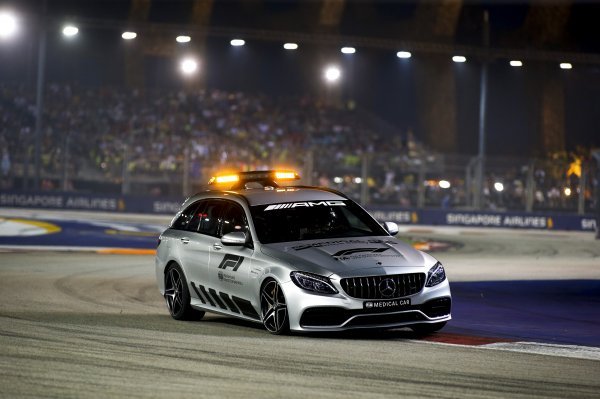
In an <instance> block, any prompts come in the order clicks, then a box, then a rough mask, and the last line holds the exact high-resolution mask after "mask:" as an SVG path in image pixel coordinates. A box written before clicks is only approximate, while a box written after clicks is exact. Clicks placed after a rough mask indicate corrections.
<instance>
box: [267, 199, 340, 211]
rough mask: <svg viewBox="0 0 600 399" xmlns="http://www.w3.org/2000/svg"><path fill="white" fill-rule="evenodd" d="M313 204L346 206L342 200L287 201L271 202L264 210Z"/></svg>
mask: <svg viewBox="0 0 600 399" xmlns="http://www.w3.org/2000/svg"><path fill="white" fill-rule="evenodd" d="M313 206H346V204H345V203H344V201H318V202H310V201H307V202H287V203H284V204H271V205H269V206H267V207H266V208H265V212H266V211H274V210H276V209H293V208H312V207H313Z"/></svg>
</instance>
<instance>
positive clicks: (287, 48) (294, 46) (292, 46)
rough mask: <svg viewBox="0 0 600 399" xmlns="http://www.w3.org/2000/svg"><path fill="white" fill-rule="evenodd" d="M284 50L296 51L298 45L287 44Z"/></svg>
mask: <svg viewBox="0 0 600 399" xmlns="http://www.w3.org/2000/svg"><path fill="white" fill-rule="evenodd" d="M283 48H284V49H286V50H296V49H297V48H298V45H297V44H296V43H285V44H284V45H283Z"/></svg>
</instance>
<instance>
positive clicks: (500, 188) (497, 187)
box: [494, 181, 504, 193]
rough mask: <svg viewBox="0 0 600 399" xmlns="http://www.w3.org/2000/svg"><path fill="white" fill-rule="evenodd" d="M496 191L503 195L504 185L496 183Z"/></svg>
mask: <svg viewBox="0 0 600 399" xmlns="http://www.w3.org/2000/svg"><path fill="white" fill-rule="evenodd" d="M494 189H495V190H496V191H498V192H499V193H501V192H502V191H504V184H502V183H500V182H499V181H497V182H496V183H494Z"/></svg>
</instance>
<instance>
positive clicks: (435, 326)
mask: <svg viewBox="0 0 600 399" xmlns="http://www.w3.org/2000/svg"><path fill="white" fill-rule="evenodd" d="M445 325H446V322H445V321H442V322H440V323H431V324H415V325H414V326H411V327H410V328H412V330H413V331H414V332H416V333H417V334H423V335H425V334H433V333H434V332H436V331H439V330H441V329H442V328H444V326H445Z"/></svg>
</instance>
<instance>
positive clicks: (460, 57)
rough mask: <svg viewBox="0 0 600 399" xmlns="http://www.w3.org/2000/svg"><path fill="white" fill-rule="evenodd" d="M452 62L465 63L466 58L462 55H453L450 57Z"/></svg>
mask: <svg viewBox="0 0 600 399" xmlns="http://www.w3.org/2000/svg"><path fill="white" fill-rule="evenodd" d="M452 61H454V62H467V57H465V56H463V55H455V56H454V57H452Z"/></svg>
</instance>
